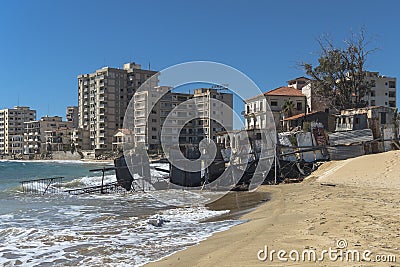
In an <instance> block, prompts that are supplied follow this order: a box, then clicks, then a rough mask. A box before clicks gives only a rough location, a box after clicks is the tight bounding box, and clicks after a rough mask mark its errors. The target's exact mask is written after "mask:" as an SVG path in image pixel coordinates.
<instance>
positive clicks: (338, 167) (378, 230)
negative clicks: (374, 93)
mask: <svg viewBox="0 0 400 267" xmlns="http://www.w3.org/2000/svg"><path fill="white" fill-rule="evenodd" d="M258 192H260V193H269V194H270V197H271V200H270V201H267V202H265V203H264V204H261V205H260V206H258V207H257V208H256V209H255V210H253V211H251V212H249V213H247V214H245V215H243V216H242V217H241V219H243V220H248V221H247V222H245V223H243V224H241V225H238V226H235V227H233V228H231V229H229V230H228V231H225V232H221V233H216V234H214V235H213V236H211V237H210V238H208V239H207V240H205V241H203V242H201V243H200V244H198V245H195V246H192V247H190V248H188V249H186V250H184V251H180V252H177V253H175V254H173V255H171V256H169V257H167V258H164V259H161V260H160V261H157V262H154V263H150V264H149V266H400V194H399V193H400V151H391V152H386V153H382V154H376V155H367V156H363V157H360V158H356V159H349V160H345V161H336V162H335V161H332V162H327V163H325V164H323V165H322V166H321V167H320V168H319V169H318V170H317V171H316V172H314V173H313V174H312V175H311V176H310V177H309V178H308V179H306V180H305V181H304V182H303V183H300V184H286V185H285V184H282V185H278V186H261V187H260V188H259V189H258ZM214 208H215V207H214ZM342 239H344V240H345V241H346V243H347V247H346V248H345V249H344V250H345V251H346V250H350V249H351V250H358V251H359V252H360V253H363V252H364V251H365V250H370V251H371V252H372V254H371V255H370V256H368V257H367V258H368V259H371V261H370V262H368V261H365V260H364V261H363V260H360V261H359V262H358V261H356V262H354V261H350V262H347V261H346V259H345V257H343V258H340V257H339V259H338V260H336V261H333V260H330V259H329V257H328V256H326V255H325V258H324V260H323V261H321V262H317V263H314V262H309V261H302V262H295V261H293V260H290V259H289V260H288V261H287V262H282V261H279V260H278V259H277V258H276V257H277V256H276V254H275V258H274V260H273V261H271V260H270V259H269V258H268V259H267V260H266V261H260V260H259V259H258V258H257V254H258V252H259V250H261V249H264V248H265V246H268V249H269V250H272V249H274V250H276V251H278V250H285V251H287V252H290V251H291V250H297V251H299V252H300V254H301V252H302V251H303V250H314V251H316V253H317V255H318V256H320V253H321V251H322V250H324V249H329V248H332V249H338V244H337V242H338V241H340V240H342ZM341 244H343V242H342V243H341ZM379 254H382V255H384V256H390V257H391V256H395V257H396V261H397V263H396V262H391V263H388V262H385V263H381V262H376V261H375V259H376V258H375V257H376V256H377V255H379ZM260 256H264V254H260ZM286 257H287V255H286ZM342 260H343V261H342ZM390 260H393V258H391V259H390Z"/></svg>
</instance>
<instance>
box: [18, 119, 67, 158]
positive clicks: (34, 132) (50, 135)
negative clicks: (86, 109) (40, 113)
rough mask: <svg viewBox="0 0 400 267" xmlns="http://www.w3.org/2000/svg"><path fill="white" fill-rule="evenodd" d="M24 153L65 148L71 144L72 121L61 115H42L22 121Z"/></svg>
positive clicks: (39, 152)
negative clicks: (36, 118)
mask: <svg viewBox="0 0 400 267" xmlns="http://www.w3.org/2000/svg"><path fill="white" fill-rule="evenodd" d="M24 128H25V132H24V154H42V153H46V152H51V151H57V150H65V149H66V148H67V147H70V145H71V137H72V134H73V131H72V122H68V121H62V118H61V117H58V116H53V117H48V116H46V117H42V118H41V119H40V120H36V121H29V122H25V123H24Z"/></svg>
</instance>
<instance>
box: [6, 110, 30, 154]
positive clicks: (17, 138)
mask: <svg viewBox="0 0 400 267" xmlns="http://www.w3.org/2000/svg"><path fill="white" fill-rule="evenodd" d="M35 119H36V110H31V109H30V108H29V107H21V106H15V107H14V108H12V109H2V110H0V154H6V155H17V154H22V153H23V139H24V123H25V122H29V121H33V120H35Z"/></svg>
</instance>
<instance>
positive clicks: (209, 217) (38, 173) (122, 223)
mask: <svg viewBox="0 0 400 267" xmlns="http://www.w3.org/2000/svg"><path fill="white" fill-rule="evenodd" d="M109 164H110V163H105V162H103V163H98V162H81V161H8V160H0V266H141V265H144V264H146V263H148V262H152V261H156V260H159V259H161V258H163V257H166V256H168V255H170V254H173V253H175V252H177V251H180V250H183V249H185V248H187V247H189V246H192V245H195V244H197V243H199V242H200V241H202V240H204V239H206V238H207V237H209V236H211V235H212V234H213V233H216V232H220V231H224V230H227V229H229V228H230V227H232V226H234V225H237V224H239V223H242V221H240V220H232V219H227V220H216V219H213V218H216V217H219V216H221V215H224V214H227V213H228V212H229V210H218V211H217V210H210V209H209V208H207V207H206V206H204V205H203V204H201V203H199V204H192V205H187V204H186V203H182V205H179V204H180V203H179V201H177V202H176V203H175V204H174V205H171V204H170V203H166V202H165V201H160V199H166V198H169V199H174V195H173V194H174V192H173V191H168V190H165V191H157V192H128V193H127V192H122V191H121V192H115V193H112V194H84V195H71V194H68V193H65V190H68V189H72V188H80V187H87V186H94V185H100V184H101V179H102V178H101V173H96V172H89V170H91V169H96V168H102V167H109V166H108V165H109ZM161 167H162V166H161ZM164 167H165V166H164ZM152 175H154V176H157V175H163V174H161V173H157V172H156V171H153V173H152ZM59 176H62V177H64V178H63V181H62V182H60V184H57V188H58V189H60V190H59V191H56V192H52V191H46V193H45V194H43V193H42V192H44V191H45V190H46V189H45V188H39V189H38V190H39V191H38V190H36V191H35V192H23V190H22V187H21V181H24V180H29V179H39V178H50V177H59ZM115 181H116V177H115V174H114V173H113V172H110V173H107V174H106V176H105V183H108V182H115ZM41 190H43V191H41ZM199 197H201V196H199ZM194 203H195V202H194ZM159 218H162V219H163V220H164V221H165V223H164V224H163V225H162V226H161V227H157V226H154V225H152V224H149V222H150V221H152V220H153V221H154V219H159Z"/></svg>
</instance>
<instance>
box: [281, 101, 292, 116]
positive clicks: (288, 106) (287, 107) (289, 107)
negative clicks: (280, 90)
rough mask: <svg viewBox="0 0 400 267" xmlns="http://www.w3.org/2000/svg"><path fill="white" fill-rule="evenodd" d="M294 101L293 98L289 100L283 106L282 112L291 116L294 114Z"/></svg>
mask: <svg viewBox="0 0 400 267" xmlns="http://www.w3.org/2000/svg"><path fill="white" fill-rule="evenodd" d="M293 109H294V103H293V101H292V100H287V101H286V102H285V104H284V105H283V106H282V112H283V114H284V115H285V116H286V117H291V116H292V115H293Z"/></svg>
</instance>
